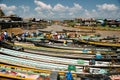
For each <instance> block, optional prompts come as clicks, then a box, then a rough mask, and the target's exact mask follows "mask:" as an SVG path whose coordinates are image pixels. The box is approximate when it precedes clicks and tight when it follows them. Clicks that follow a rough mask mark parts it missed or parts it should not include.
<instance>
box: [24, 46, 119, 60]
mask: <svg viewBox="0 0 120 80" xmlns="http://www.w3.org/2000/svg"><path fill="white" fill-rule="evenodd" d="M24 51H25V52H29V53H32V54H39V55H46V56H53V57H62V58H70V59H83V60H90V59H94V60H96V61H112V60H115V61H119V60H120V58H119V56H118V55H109V54H106V55H102V58H101V59H97V58H96V57H95V56H96V55H94V54H93V55H92V54H91V55H86V54H80V55H79V54H66V53H64V54H61V53H56V52H48V51H41V50H36V49H30V48H29V49H28V48H25V49H24Z"/></svg>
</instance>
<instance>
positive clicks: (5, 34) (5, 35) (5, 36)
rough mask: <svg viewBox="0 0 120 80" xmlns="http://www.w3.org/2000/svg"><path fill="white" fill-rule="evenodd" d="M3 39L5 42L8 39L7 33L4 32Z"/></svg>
mask: <svg viewBox="0 0 120 80" xmlns="http://www.w3.org/2000/svg"><path fill="white" fill-rule="evenodd" d="M4 38H5V40H7V38H8V32H7V31H4Z"/></svg>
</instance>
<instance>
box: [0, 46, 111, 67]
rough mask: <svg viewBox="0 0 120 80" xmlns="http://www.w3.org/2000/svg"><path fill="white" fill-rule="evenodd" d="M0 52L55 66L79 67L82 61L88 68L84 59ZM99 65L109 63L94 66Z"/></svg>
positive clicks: (11, 51) (4, 50) (2, 50)
mask: <svg viewBox="0 0 120 80" xmlns="http://www.w3.org/2000/svg"><path fill="white" fill-rule="evenodd" d="M0 52H1V53H2V54H5V55H9V56H14V57H20V58H25V59H30V60H36V61H42V62H49V63H57V64H67V65H68V64H71V65H76V66H77V65H80V66H81V64H79V62H81V61H82V62H83V63H82V65H83V66H84V65H87V66H89V60H88V61H87V60H84V59H68V58H59V57H51V56H45V55H39V54H32V53H27V52H19V51H13V50H9V49H5V48H2V49H1V50H0ZM36 56H37V57H36ZM90 60H91V59H90ZM99 63H100V65H102V64H103V65H104V66H105V65H107V64H109V61H96V66H97V65H99ZM94 67H95V66H94Z"/></svg>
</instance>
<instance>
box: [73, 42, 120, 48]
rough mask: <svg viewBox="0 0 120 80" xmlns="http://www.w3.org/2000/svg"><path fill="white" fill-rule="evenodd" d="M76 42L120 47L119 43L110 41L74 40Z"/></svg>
mask: <svg viewBox="0 0 120 80" xmlns="http://www.w3.org/2000/svg"><path fill="white" fill-rule="evenodd" d="M75 41H76V42H78V43H84V44H91V45H96V46H104V47H112V48H120V43H110V42H100V41H99V42H98V41H89V40H75Z"/></svg>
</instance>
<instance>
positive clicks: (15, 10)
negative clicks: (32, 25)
mask: <svg viewBox="0 0 120 80" xmlns="http://www.w3.org/2000/svg"><path fill="white" fill-rule="evenodd" d="M0 7H1V8H2V10H3V11H4V13H5V14H6V15H11V14H16V15H17V16H19V17H23V18H38V19H39V18H41V19H73V18H99V19H100V18H112V19H116V18H120V0H0Z"/></svg>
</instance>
